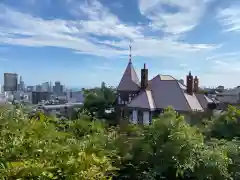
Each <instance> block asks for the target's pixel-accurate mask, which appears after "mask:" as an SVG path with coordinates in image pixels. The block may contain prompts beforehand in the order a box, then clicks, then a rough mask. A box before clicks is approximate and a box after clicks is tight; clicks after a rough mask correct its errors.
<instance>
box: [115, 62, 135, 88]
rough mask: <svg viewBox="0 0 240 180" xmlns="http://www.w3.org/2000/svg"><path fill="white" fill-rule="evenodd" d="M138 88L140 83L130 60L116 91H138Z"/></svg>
mask: <svg viewBox="0 0 240 180" xmlns="http://www.w3.org/2000/svg"><path fill="white" fill-rule="evenodd" d="M139 88H140V81H139V79H138V76H137V73H136V71H135V69H134V67H133V65H132V62H131V60H129V63H128V65H127V68H126V70H125V72H124V74H123V76H122V79H121V81H120V83H119V85H118V88H117V90H118V91H138V90H139Z"/></svg>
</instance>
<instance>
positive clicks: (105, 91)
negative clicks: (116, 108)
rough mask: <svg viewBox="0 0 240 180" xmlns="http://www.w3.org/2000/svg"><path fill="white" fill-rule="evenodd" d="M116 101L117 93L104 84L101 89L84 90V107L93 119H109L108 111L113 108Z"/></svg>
mask: <svg viewBox="0 0 240 180" xmlns="http://www.w3.org/2000/svg"><path fill="white" fill-rule="evenodd" d="M115 100H116V91H115V89H114V88H112V87H106V85H105V83H102V85H101V87H100V88H93V89H85V90H84V106H83V108H84V109H85V110H87V111H88V112H89V113H90V114H91V116H92V117H97V118H105V119H106V118H107V117H108V115H107V113H106V110H110V109H111V108H113V104H114V102H115Z"/></svg>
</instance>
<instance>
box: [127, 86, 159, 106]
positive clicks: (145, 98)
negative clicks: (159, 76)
mask: <svg viewBox="0 0 240 180" xmlns="http://www.w3.org/2000/svg"><path fill="white" fill-rule="evenodd" d="M128 107H135V108H143V109H150V110H154V109H155V108H156V106H155V102H154V99H153V97H152V92H151V91H149V90H144V91H142V92H140V94H139V95H138V96H137V97H135V98H134V99H133V100H132V101H131V102H130V104H128Z"/></svg>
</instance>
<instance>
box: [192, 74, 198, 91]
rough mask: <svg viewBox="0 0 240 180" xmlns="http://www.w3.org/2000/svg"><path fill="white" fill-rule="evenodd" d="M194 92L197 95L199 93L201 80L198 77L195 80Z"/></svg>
mask: <svg viewBox="0 0 240 180" xmlns="http://www.w3.org/2000/svg"><path fill="white" fill-rule="evenodd" d="M193 91H194V92H195V93H196V92H198V91H199V79H198V77H197V76H195V78H194V83H193Z"/></svg>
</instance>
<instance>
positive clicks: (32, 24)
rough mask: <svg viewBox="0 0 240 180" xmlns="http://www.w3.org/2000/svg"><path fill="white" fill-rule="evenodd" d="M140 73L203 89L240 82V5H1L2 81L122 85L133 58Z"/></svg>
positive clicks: (191, 1) (186, 0) (43, 0)
mask: <svg viewBox="0 0 240 180" xmlns="http://www.w3.org/2000/svg"><path fill="white" fill-rule="evenodd" d="M130 43H131V46H132V62H133V65H134V67H135V69H136V71H137V73H138V74H139V75H140V69H141V68H142V67H143V64H144V63H146V65H147V68H148V69H149V79H151V78H153V77H154V76H156V75H157V74H168V75H172V76H173V77H175V78H176V79H185V77H186V75H187V74H188V72H189V71H191V72H192V74H193V75H194V76H195V75H196V76H198V77H199V81H200V86H218V85H224V86H226V87H235V86H238V85H240V58H239V57H240V1H239V0H181V1H180V0H18V1H16V0H0V75H1V74H2V75H1V76H2V77H1V78H0V83H1V84H2V83H3V73H4V72H14V73H18V74H19V75H21V76H22V77H23V80H24V81H25V83H26V84H28V85H36V84H39V83H42V82H45V81H50V80H51V81H53V82H54V81H61V82H62V83H63V84H65V85H67V86H69V87H89V86H97V85H100V84H101V82H102V81H104V82H106V84H108V85H111V86H117V85H118V83H119V81H120V79H121V76H122V74H123V72H124V70H125V68H126V66H127V63H128V61H129V58H128V55H129V44H130Z"/></svg>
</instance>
